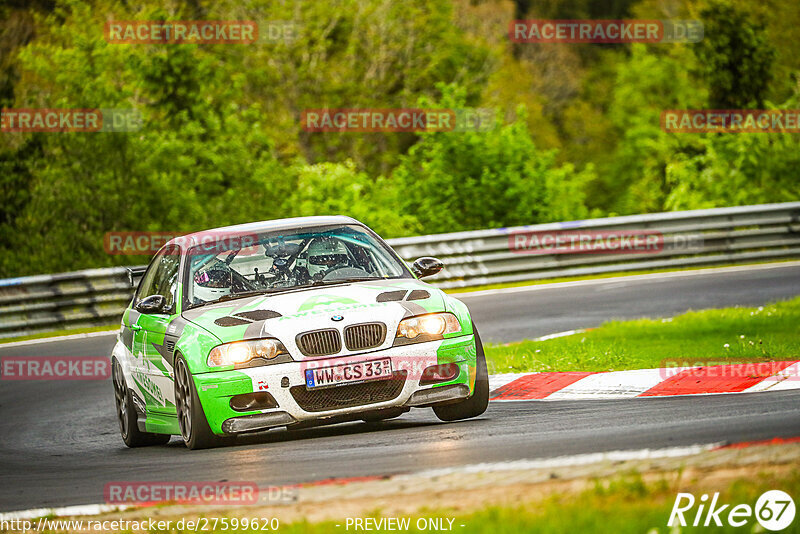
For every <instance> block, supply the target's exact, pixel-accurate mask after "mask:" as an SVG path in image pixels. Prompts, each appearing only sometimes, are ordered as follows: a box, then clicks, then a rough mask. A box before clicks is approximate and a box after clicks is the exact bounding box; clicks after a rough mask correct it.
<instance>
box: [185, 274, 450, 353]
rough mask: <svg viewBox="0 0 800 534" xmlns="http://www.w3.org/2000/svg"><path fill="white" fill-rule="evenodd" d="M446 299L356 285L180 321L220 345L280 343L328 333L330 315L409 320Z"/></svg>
mask: <svg viewBox="0 0 800 534" xmlns="http://www.w3.org/2000/svg"><path fill="white" fill-rule="evenodd" d="M444 310H445V295H444V293H442V292H441V291H440V290H438V289H436V288H434V287H432V286H429V285H427V284H425V283H423V282H419V281H417V280H411V279H404V280H386V281H376V282H357V283H352V284H344V285H338V286H327V287H319V288H313V289H303V290H297V291H291V292H286V293H278V294H274V295H259V296H255V297H248V298H243V299H238V300H232V301H227V302H222V303H219V304H210V305H207V306H201V307H199V308H194V309H190V310H186V311H184V312H183V317H184V318H185V319H187V320H189V321H192V322H193V323H195V324H196V325H198V326H200V327H202V328H204V329H205V330H208V331H209V332H211V333H212V334H214V335H215V336H217V337H218V338H219V339H220V340H222V342H224V343H227V342H230V341H238V340H242V339H254V338H258V337H261V336H263V335H271V336H275V337H278V338H279V339H283V338H284V337H287V336H290V337H292V338H293V337H294V336H295V335H296V334H297V333H299V332H303V331H307V330H314V329H317V328H326V327H330V326H331V325H332V324H333V323H331V320H330V318H331V316H332V315H343V316H347V317H352V316H353V315H354V314H355V315H357V316H358V317H361V316H363V317H364V319H363V320H364V321H368V320H375V319H376V318H379V317H382V316H384V315H386V316H397V317H403V316H411V315H419V314H422V313H428V312H435V311H444Z"/></svg>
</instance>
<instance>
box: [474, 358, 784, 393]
mask: <svg viewBox="0 0 800 534" xmlns="http://www.w3.org/2000/svg"><path fill="white" fill-rule="evenodd" d="M787 389H800V361H796V360H792V361H779V362H759V363H745V364H733V365H714V366H708V367H673V368H662V369H638V370H633V371H613V372H608V373H591V372H561V373H514V374H498V375H492V376H490V377H489V391H490V395H489V399H490V400H492V401H519V400H548V401H552V400H583V399H622V398H630V397H670V396H676V395H708V394H714V393H752V392H758V391H782V390H787Z"/></svg>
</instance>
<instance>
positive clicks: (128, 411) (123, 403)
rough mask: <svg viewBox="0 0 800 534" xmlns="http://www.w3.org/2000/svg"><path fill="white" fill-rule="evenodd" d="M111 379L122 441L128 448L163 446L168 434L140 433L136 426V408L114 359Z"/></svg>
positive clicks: (120, 368)
mask: <svg viewBox="0 0 800 534" xmlns="http://www.w3.org/2000/svg"><path fill="white" fill-rule="evenodd" d="M111 378H112V380H113V382H114V404H115V406H116V409H117V422H118V423H119V433H120V435H121V436H122V441H124V442H125V445H127V446H128V447H146V446H148V445H164V444H165V443H167V442H168V441H169V438H170V437H171V436H169V434H153V433H151V432H142V431H141V430H139V425H138V424H137V421H136V420H137V416H136V408H135V407H134V405H133V397H132V396H131V395H132V394H131V391H130V389H128V386H127V385H126V384H125V375H124V374H123V373H122V367H121V366H120V364H119V362H118V361H117V360H116V359H114V361H113V363H112V364H111Z"/></svg>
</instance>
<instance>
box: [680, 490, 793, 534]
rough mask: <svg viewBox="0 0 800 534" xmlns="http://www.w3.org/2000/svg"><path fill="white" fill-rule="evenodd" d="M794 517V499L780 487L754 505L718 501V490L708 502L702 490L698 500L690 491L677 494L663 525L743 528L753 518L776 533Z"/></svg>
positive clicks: (768, 492) (760, 498)
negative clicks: (667, 519) (666, 520)
mask: <svg viewBox="0 0 800 534" xmlns="http://www.w3.org/2000/svg"><path fill="white" fill-rule="evenodd" d="M695 505H696V507H695ZM794 516H795V505H794V501H793V500H792V498H791V497H790V496H789V494H788V493H786V492H784V491H780V490H770V491H767V492H765V493H764V494H762V495H761V497H759V498H758V500H757V501H756V505H755V507H752V506H750V505H749V504H737V505H735V506H734V505H731V504H727V503H721V502H720V501H719V493H715V494H714V495H712V496H711V498H710V502H709V496H708V495H707V494H705V493H704V494H703V495H701V496H700V499H695V496H694V495H692V494H691V493H678V496H677V498H676V499H675V504H673V506H672V512H671V513H670V514H669V521H668V522H667V526H669V527H686V526H693V527H700V526H702V527H710V526H716V527H721V526H724V525H730V526H732V527H743V526H745V525H747V524H749V523H752V521H753V520H754V519H755V521H757V522H758V524H759V525H761V526H762V527H763V528H764V529H766V530H771V531H773V532H778V531H781V530H784V529H786V528H788V527H789V525H791V524H792V522H793V521H794Z"/></svg>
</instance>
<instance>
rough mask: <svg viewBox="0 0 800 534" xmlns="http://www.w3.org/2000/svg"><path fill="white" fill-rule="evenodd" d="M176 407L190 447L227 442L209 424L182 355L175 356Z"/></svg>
mask: <svg viewBox="0 0 800 534" xmlns="http://www.w3.org/2000/svg"><path fill="white" fill-rule="evenodd" d="M175 409H176V411H177V414H178V426H179V427H180V429H181V437H182V438H183V442H184V443H185V444H186V446H187V447H188V448H189V449H192V450H195V449H208V448H211V447H218V446H219V445H222V444H223V443H225V440H224V439H223V438H221V437H219V436H217V435H215V434H214V433H213V432H212V431H211V427H210V426H208V420H207V419H206V414H205V412H203V407H202V406H201V405H200V398H199V397H198V395H197V387H195V385H194V380H193V379H192V373H191V371H189V366H188V365H187V364H186V360H184V359H183V357H182V356H179V357H177V358H175Z"/></svg>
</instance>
